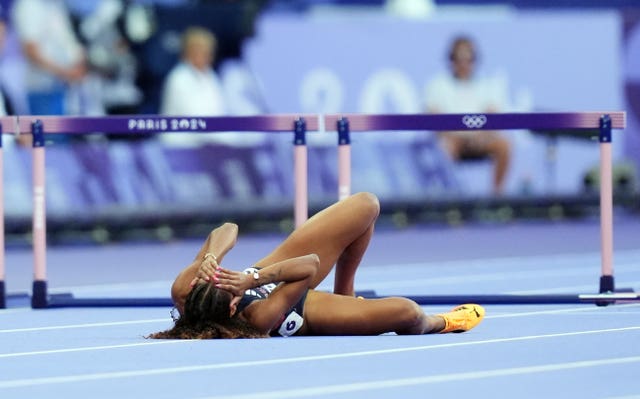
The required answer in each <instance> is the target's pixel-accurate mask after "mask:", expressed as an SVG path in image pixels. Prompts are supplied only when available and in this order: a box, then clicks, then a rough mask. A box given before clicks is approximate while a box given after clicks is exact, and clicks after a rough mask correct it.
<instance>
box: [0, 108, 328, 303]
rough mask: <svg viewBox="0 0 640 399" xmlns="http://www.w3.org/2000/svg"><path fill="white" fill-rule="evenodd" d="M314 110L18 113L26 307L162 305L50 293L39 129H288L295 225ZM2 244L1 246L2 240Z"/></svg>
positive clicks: (301, 210)
mask: <svg viewBox="0 0 640 399" xmlns="http://www.w3.org/2000/svg"><path fill="white" fill-rule="evenodd" d="M319 123H320V122H319V118H318V117H316V116H315V115H273V116H243V117H197V116H196V117H180V116H169V117H165V116H156V115H135V116H116V117H107V118H95V117H58V116H23V117H20V118H19V119H18V121H17V126H16V130H17V132H19V133H31V134H32V135H33V253H34V281H33V287H32V296H31V306H32V307H33V308H36V309H40V308H50V307H78V306H80V307H87V306H91V307H97V306H109V307H111V306H166V305H167V303H168V302H170V300H168V299H165V298H91V299H88V298H75V297H74V296H73V295H71V294H55V295H50V294H49V293H48V289H47V274H46V251H47V250H46V195H45V194H46V189H45V176H46V174H45V168H46V166H45V164H46V162H45V134H92V133H99V134H109V133H119V134H131V135H139V134H144V135H148V134H161V133H167V132H189V133H211V132H229V131H233V132H255V131H262V132H292V131H293V132H294V134H295V136H294V153H293V157H294V165H295V173H294V177H295V181H294V185H295V187H296V197H295V202H294V208H295V209H294V215H295V224H296V227H297V226H299V225H300V224H302V223H303V222H304V221H305V220H306V219H307V217H308V202H309V201H308V194H307V147H306V139H305V134H306V133H307V131H308V130H317V129H318V125H319ZM3 247H4V245H3Z"/></svg>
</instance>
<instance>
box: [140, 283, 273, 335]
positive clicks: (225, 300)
mask: <svg viewBox="0 0 640 399" xmlns="http://www.w3.org/2000/svg"><path fill="white" fill-rule="evenodd" d="M231 299H232V294H231V293H230V292H228V291H224V290H221V289H219V288H216V287H215V286H214V285H213V284H209V283H204V282H201V283H198V284H196V285H195V286H194V287H193V289H192V290H191V292H189V295H188V296H187V299H186V301H185V304H184V312H183V313H182V314H181V315H180V318H178V320H176V322H175V325H174V326H173V328H171V329H169V330H166V331H161V332H157V333H153V334H150V335H149V336H148V337H147V338H156V339H212V338H264V337H268V335H267V334H264V333H262V332H261V331H258V329H257V328H255V327H254V326H253V325H251V324H250V323H248V322H247V321H245V320H243V319H241V318H240V317H238V313H236V314H234V315H233V316H231V315H230V314H229V304H230V303H231Z"/></svg>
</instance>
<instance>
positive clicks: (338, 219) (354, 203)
mask: <svg viewBox="0 0 640 399" xmlns="http://www.w3.org/2000/svg"><path fill="white" fill-rule="evenodd" d="M379 207H380V206H379V203H378V200H377V198H376V197H375V196H374V195H372V194H369V193H358V194H354V195H352V196H351V197H348V198H346V199H344V200H342V201H339V202H337V203H335V204H333V205H331V206H329V207H328V208H325V209H324V210H322V211H320V212H318V213H317V214H315V215H314V216H313V217H311V218H310V219H309V220H307V221H306V222H305V223H304V224H303V225H302V226H300V227H299V228H298V229H296V230H295V231H293V233H291V235H290V236H289V237H288V238H287V239H286V240H285V241H284V242H283V243H282V244H280V245H279V246H278V247H277V248H276V249H275V250H274V251H273V252H271V253H270V254H269V255H267V256H266V257H265V258H263V259H261V260H260V261H258V262H256V265H258V266H267V265H269V264H272V263H275V262H279V261H282V260H284V259H289V258H292V257H296V256H302V255H307V254H310V253H315V254H316V255H318V257H319V258H320V270H319V272H318V275H317V276H316V279H315V280H314V284H313V287H315V286H316V285H317V284H318V283H319V282H320V281H322V280H323V279H324V278H325V277H326V276H327V274H329V272H330V271H331V268H332V267H333V265H334V264H335V263H336V261H337V260H338V257H339V256H340V255H341V254H342V252H343V251H344V250H345V248H346V247H347V246H349V245H350V244H351V243H353V242H354V241H355V240H356V239H358V237H360V236H362V235H363V234H365V233H366V232H367V231H368V230H369V229H370V228H373V224H374V223H375V220H376V218H377V217H378V213H379V210H380V208H379Z"/></svg>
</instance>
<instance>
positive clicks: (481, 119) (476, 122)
mask: <svg viewBox="0 0 640 399" xmlns="http://www.w3.org/2000/svg"><path fill="white" fill-rule="evenodd" d="M462 123H463V124H464V125H465V126H466V127H468V128H470V129H478V128H481V127H482V126H484V125H485V123H487V117H486V116H485V115H465V116H463V117H462Z"/></svg>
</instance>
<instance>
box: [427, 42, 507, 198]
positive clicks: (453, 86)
mask: <svg viewBox="0 0 640 399" xmlns="http://www.w3.org/2000/svg"><path fill="white" fill-rule="evenodd" d="M449 60H450V63H451V64H450V66H451V71H450V73H447V74H442V75H441V76H438V77H436V78H434V79H433V80H431V81H430V82H429V84H428V85H427V89H426V105H427V112H429V113H444V114H447V113H470V114H484V113H491V112H500V111H501V110H502V109H503V108H504V107H505V103H506V95H505V93H504V90H501V89H502V87H499V86H497V85H494V84H493V82H491V81H489V80H482V79H479V78H477V77H476V76H474V66H475V62H476V51H475V48H474V43H473V41H472V40H471V39H469V38H468V37H458V38H456V39H455V40H454V41H453V44H452V45H451V50H450V53H449ZM440 137H441V139H442V144H443V146H444V148H445V150H446V151H447V152H448V153H449V154H450V155H451V157H452V158H453V159H454V160H464V159H469V158H484V157H490V158H491V159H493V162H494V174H493V192H494V194H497V195H499V194H501V193H502V191H503V186H504V181H505V177H506V174H507V171H508V168H509V162H510V157H511V149H510V146H509V142H508V141H507V140H506V139H505V138H504V137H502V136H500V135H499V134H498V133H497V132H493V131H491V132H489V131H477V130H473V131H472V130H465V131H456V132H441V134H440Z"/></svg>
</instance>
